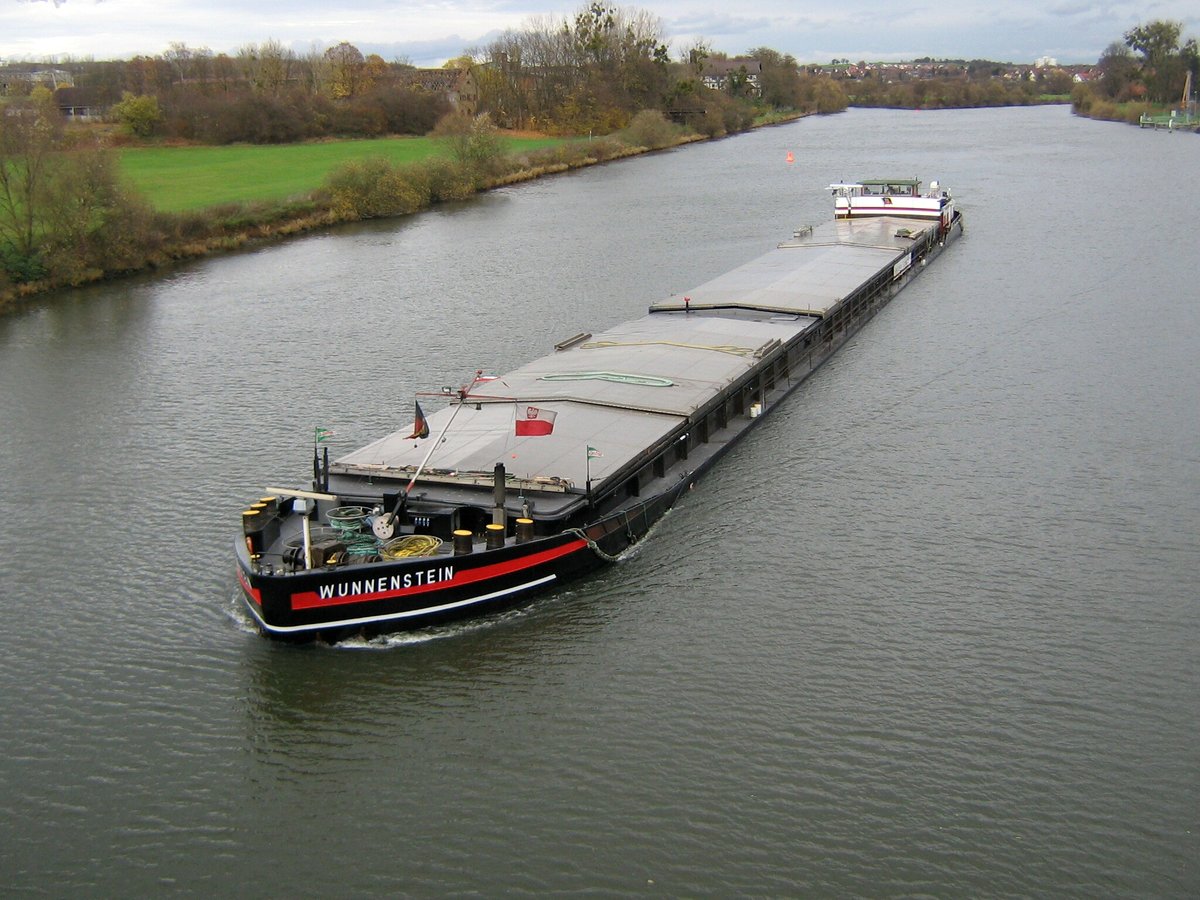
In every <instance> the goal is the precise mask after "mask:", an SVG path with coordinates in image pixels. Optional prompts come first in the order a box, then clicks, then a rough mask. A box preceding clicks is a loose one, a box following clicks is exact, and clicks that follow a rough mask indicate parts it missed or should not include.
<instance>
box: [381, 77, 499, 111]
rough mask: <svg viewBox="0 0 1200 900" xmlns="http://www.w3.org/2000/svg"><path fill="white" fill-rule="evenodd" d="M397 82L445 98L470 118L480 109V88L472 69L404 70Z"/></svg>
mask: <svg viewBox="0 0 1200 900" xmlns="http://www.w3.org/2000/svg"><path fill="white" fill-rule="evenodd" d="M397 80H398V81H399V82H400V83H401V84H403V85H404V86H406V87H410V88H414V89H415V90H418V91H424V92H426V93H429V94H439V95H441V96H442V97H445V98H446V101H447V102H448V103H449V104H450V105H451V106H452V107H453V108H454V109H456V110H458V111H459V112H462V113H466V114H467V115H468V116H473V115H475V113H476V112H477V111H478V109H479V86H478V84H477V83H476V81H475V75H474V74H473V73H472V72H471V70H470V69H404V70H402V71H401V72H400V73H399V75H398V76H397Z"/></svg>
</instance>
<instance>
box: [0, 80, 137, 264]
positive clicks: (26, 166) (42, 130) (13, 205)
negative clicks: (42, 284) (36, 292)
mask: <svg viewBox="0 0 1200 900" xmlns="http://www.w3.org/2000/svg"><path fill="white" fill-rule="evenodd" d="M139 208H140V207H138V205H137V204H136V203H133V202H131V201H129V200H128V198H126V197H125V196H124V194H123V193H122V192H121V190H120V186H119V182H118V180H117V175H116V168H115V166H114V164H113V161H112V159H111V157H109V156H107V155H105V154H104V153H103V152H102V151H99V150H73V151H67V150H65V149H64V147H63V140H62V127H61V116H59V114H58V108H57V106H56V105H55V103H54V98H53V95H52V94H51V93H50V91H49V90H47V89H46V88H44V87H37V88H34V90H33V91H32V93H31V94H30V96H29V98H28V99H23V100H20V101H18V102H13V103H9V104H8V105H6V107H5V110H4V114H3V115H0V265H2V266H3V269H4V270H5V272H6V273H7V275H8V277H9V279H10V280H12V281H14V282H21V281H35V280H37V279H39V278H43V277H45V276H46V275H47V274H50V275H52V276H54V277H56V278H60V279H63V280H68V281H69V280H72V278H73V277H74V276H75V273H78V272H79V271H81V270H82V269H83V268H87V267H93V268H109V267H110V265H109V262H110V260H111V259H113V256H112V254H111V252H110V251H111V249H112V248H114V247H116V246H117V245H118V244H119V242H120V241H122V240H128V239H129V235H132V234H133V233H135V232H138V231H139V230H140V228H139V226H138V225H137V220H138V215H139V213H138V209H139ZM105 246H107V247H108V248H109V249H108V250H98V249H97V248H100V247H105Z"/></svg>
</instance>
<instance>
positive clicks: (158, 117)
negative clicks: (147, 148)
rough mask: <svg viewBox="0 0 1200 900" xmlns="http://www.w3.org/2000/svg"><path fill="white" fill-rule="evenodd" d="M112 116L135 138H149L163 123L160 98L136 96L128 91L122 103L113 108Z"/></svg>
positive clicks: (122, 98)
mask: <svg viewBox="0 0 1200 900" xmlns="http://www.w3.org/2000/svg"><path fill="white" fill-rule="evenodd" d="M112 114H113V115H114V116H116V118H117V121H118V122H120V123H121V124H122V125H124V126H125V127H126V128H127V129H128V130H129V133H130V134H132V135H134V136H135V137H140V138H147V137H150V135H152V134H154V129H155V128H157V127H158V123H159V122H161V121H162V110H161V109H159V106H158V98H157V97H150V96H147V95H145V94H141V95H134V94H131V93H129V92H128V91H126V92H125V93H124V94H123V95H122V97H121V102H120V103H118V104H116V105H115V106H114V107H113V108H112Z"/></svg>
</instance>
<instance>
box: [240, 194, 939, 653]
mask: <svg viewBox="0 0 1200 900" xmlns="http://www.w3.org/2000/svg"><path fill="white" fill-rule="evenodd" d="M940 196H941V198H942V202H943V205H944V213H943V215H942V216H941V217H940V218H938V219H934V220H932V221H931V220H929V219H928V218H920V219H918V218H904V217H893V216H878V215H874V216H871V217H867V218H861V219H860V218H840V219H837V220H835V221H832V222H829V223H827V224H824V225H821V226H818V227H815V228H805V229H802V230H799V231H797V232H796V233H795V234H794V235H793V236H792V237H791V238H790V239H788V240H786V241H784V242H783V243H781V244H779V245H778V246H776V247H775V248H774V249H772V250H770V251H769V252H767V253H766V254H764V255H763V256H760V257H759V258H757V259H755V260H752V261H750V262H748V263H746V264H745V265H742V266H739V267H738V268H736V269H733V270H732V271H730V272H727V273H725V274H723V275H720V276H718V277H716V278H714V279H712V280H711V281H708V282H706V283H704V284H701V285H699V286H697V287H695V288H692V289H691V290H689V291H687V292H684V293H681V294H678V295H676V296H674V297H672V298H670V299H668V300H663V301H661V302H658V303H655V304H653V305H652V306H651V307H650V310H649V312H648V313H647V314H646V315H645V316H643V317H641V318H638V319H634V320H632V321H629V322H624V323H621V324H618V325H613V326H611V327H609V328H607V329H606V330H604V331H601V332H598V333H595V334H590V333H581V334H578V335H576V336H574V337H572V338H570V339H567V340H565V341H563V342H562V343H560V344H559V345H557V347H556V348H555V349H554V351H553V352H551V353H549V354H548V355H546V356H543V357H541V358H540V359H537V360H534V361H532V362H530V363H528V364H526V365H524V366H521V367H520V368H518V369H515V370H513V371H511V372H507V373H505V374H503V375H501V376H499V377H493V378H486V379H485V378H482V377H477V378H475V379H473V380H472V381H471V382H470V383H469V384H467V385H464V386H463V387H462V388H460V389H459V390H457V391H454V392H450V393H449V394H447V395H446V397H445V402H446V405H445V406H444V407H443V408H441V409H439V410H437V411H434V412H431V413H430V414H429V416H428V418H427V419H426V418H425V417H424V413H422V412H421V411H420V408H419V406H418V416H417V419H418V421H417V422H416V423H415V424H414V425H413V426H412V427H406V428H404V429H402V430H400V431H397V432H395V433H393V434H391V435H388V436H386V437H382V438H380V439H379V440H377V441H374V442H373V443H370V444H368V445H366V446H365V447H362V448H361V449H358V450H355V451H353V452H351V453H348V454H346V455H344V456H342V457H341V458H339V459H337V460H335V461H333V462H332V463H330V462H329V461H328V458H327V457H326V458H325V459H324V460H322V459H320V458H319V457H316V456H314V477H313V483H312V484H311V486H308V487H305V488H304V489H297V490H291V489H268V492H267V493H268V496H266V497H264V498H262V500H260V501H259V503H257V504H254V505H252V506H251V507H250V508H248V509H247V510H246V511H245V512H244V513H243V534H242V536H241V537H240V538H239V540H238V541H237V542H236V549H237V556H238V573H239V579H240V581H241V583H242V586H243V588H244V593H245V597H246V605H247V608H248V609H249V611H250V613H251V614H252V616H253V618H254V620H255V622H256V623H257V624H258V626H259V627H260V629H261V630H262V631H263V632H264V633H266V634H269V635H272V636H276V637H285V638H293V639H295V638H312V637H314V636H316V635H318V634H319V635H321V636H322V637H325V638H327V639H337V638H339V637H342V636H345V635H346V634H350V633H357V632H360V631H361V632H365V633H368V634H369V633H376V632H381V631H391V630H397V629H402V628H411V627H414V626H419V625H422V624H426V623H429V622H433V621H438V620H442V619H445V618H449V617H453V616H462V615H477V614H481V613H484V612H487V611H490V610H493V609H496V608H498V607H502V606H505V605H509V604H511V603H513V602H516V601H517V600H520V599H522V598H523V597H525V596H527V595H529V594H531V593H533V592H535V591H537V590H544V589H546V588H547V587H550V586H553V585H555V584H558V583H560V582H562V581H565V580H567V579H570V578H574V577H577V576H579V575H581V574H583V573H585V572H587V571H590V570H592V569H594V568H596V567H598V566H599V565H602V564H603V563H605V562H608V561H611V560H613V559H614V558H615V557H616V556H617V554H619V553H620V552H621V551H623V550H624V549H626V548H627V547H628V546H629V545H631V544H632V543H634V542H636V541H638V540H640V539H641V538H642V537H643V536H644V535H645V534H646V533H647V531H648V530H649V529H650V527H651V525H652V524H653V523H654V522H655V521H656V520H657V519H658V518H659V517H661V516H662V514H663V513H664V512H666V511H667V510H668V509H669V508H670V507H671V506H672V505H673V504H674V502H675V501H676V500H677V499H678V497H679V496H680V494H681V493H682V492H683V491H684V490H685V489H687V488H688V487H690V486H691V485H692V484H694V483H695V481H696V480H697V479H698V478H699V477H700V476H701V475H702V474H703V473H704V472H705V471H707V469H708V468H709V467H710V466H711V465H712V464H713V463H714V462H715V461H716V460H717V459H718V458H719V457H720V456H721V455H722V454H723V453H724V452H725V450H726V449H728V447H729V446H731V445H732V444H733V443H734V442H735V441H736V440H737V439H739V438H740V437H741V436H742V435H744V434H745V433H746V432H747V431H748V430H749V429H751V428H752V427H753V426H754V425H755V424H757V423H758V422H759V421H761V419H762V418H763V417H764V416H765V415H768V414H769V413H770V412H771V411H772V410H773V409H774V407H775V406H776V405H777V404H778V403H779V402H780V400H782V399H783V398H784V397H785V396H786V395H787V394H788V393H789V392H790V391H791V390H793V389H794V388H795V387H796V385H798V384H799V383H800V382H801V381H803V380H804V378H805V377H807V375H808V374H809V373H810V372H812V371H813V370H814V369H815V368H816V367H817V366H819V365H820V363H821V362H822V361H824V360H825V359H826V358H828V357H829V355H830V354H832V353H833V352H834V351H835V350H836V349H837V348H838V347H839V346H840V345H841V344H842V343H844V341H845V340H846V339H847V338H848V337H849V336H850V335H851V334H852V333H853V332H854V331H855V330H857V329H858V328H859V327H861V326H862V324H863V323H865V322H866V321H867V320H868V319H869V318H870V317H871V316H872V315H873V314H874V312H875V311H876V310H878V309H879V308H880V307H882V306H883V305H884V304H886V303H887V302H888V301H889V300H890V299H891V298H892V297H893V296H894V295H895V294H896V293H897V292H898V291H899V290H900V289H901V288H902V287H903V286H904V285H905V284H907V282H908V281H909V280H911V279H912V278H913V277H915V275H916V274H917V273H919V271H920V270H921V268H922V267H923V266H924V265H925V264H926V262H928V261H929V260H930V259H932V258H933V257H935V256H936V255H937V254H938V253H939V252H940V251H941V249H942V248H943V247H944V246H945V245H946V244H947V243H948V242H949V241H950V240H952V239H953V238H955V237H956V236H957V235H959V234H960V233H961V229H962V221H961V216H960V215H959V213H958V212H957V211H956V210H954V208H953V201H952V199H951V198H950V196H949V192H945V191H942V192H940ZM426 402H427V403H430V401H426ZM430 405H431V404H430ZM314 451H315V446H314Z"/></svg>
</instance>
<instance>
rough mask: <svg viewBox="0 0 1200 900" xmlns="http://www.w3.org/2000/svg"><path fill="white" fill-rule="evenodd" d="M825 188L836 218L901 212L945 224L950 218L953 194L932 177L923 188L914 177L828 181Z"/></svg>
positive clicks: (945, 225)
mask: <svg viewBox="0 0 1200 900" xmlns="http://www.w3.org/2000/svg"><path fill="white" fill-rule="evenodd" d="M829 190H831V191H833V212H834V216H835V217H836V218H838V219H860V218H866V217H869V216H904V217H906V218H918V219H935V220H937V219H940V220H941V223H942V227H943V228H948V227H949V225H950V222H951V220H952V219H953V218H954V198H953V197H952V196H950V192H949V191H948V190H946V189H944V188H942V187H940V186H939V185H938V183H937V182H936V181H934V182H932V183H931V184H930V185H929V190H928V191H925V192H922V191H921V182H920V181H919V180H917V179H916V178H889V179H873V180H870V181H856V182H852V183H850V182H847V183H838V184H831V185H830V186H829Z"/></svg>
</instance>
